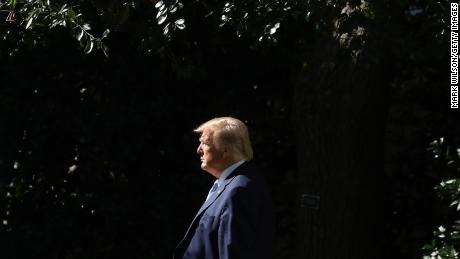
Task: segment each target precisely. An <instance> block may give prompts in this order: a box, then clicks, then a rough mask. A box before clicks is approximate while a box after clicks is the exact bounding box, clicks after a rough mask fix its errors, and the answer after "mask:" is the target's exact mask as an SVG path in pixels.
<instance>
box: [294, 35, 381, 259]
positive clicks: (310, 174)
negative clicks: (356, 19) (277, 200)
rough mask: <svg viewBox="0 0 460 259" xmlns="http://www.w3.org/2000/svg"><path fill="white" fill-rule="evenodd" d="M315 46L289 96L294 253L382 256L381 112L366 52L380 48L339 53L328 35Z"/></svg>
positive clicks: (377, 69) (325, 258) (329, 257)
mask: <svg viewBox="0 0 460 259" xmlns="http://www.w3.org/2000/svg"><path fill="white" fill-rule="evenodd" d="M375 43H376V44H380V43H378V42H375ZM368 45H369V44H368ZM315 50H316V51H314V52H313V53H316V54H315V55H314V56H312V57H311V58H312V59H311V62H310V64H309V69H308V70H305V71H304V72H301V75H300V76H299V79H298V82H297V85H296V89H295V98H294V113H295V116H294V122H295V125H296V127H297V137H298V145H299V146H298V161H299V162H298V166H299V179H298V180H299V189H298V191H299V199H300V202H299V203H300V204H299V206H298V213H297V222H298V223H297V224H298V228H297V230H298V236H297V258H308V259H348V258H349V259H374V258H380V257H381V256H382V253H381V252H382V251H381V242H380V241H381V239H382V238H384V234H383V232H382V231H381V229H382V225H383V222H382V220H381V216H382V213H381V211H382V209H383V208H382V206H383V203H382V201H383V199H382V197H383V190H382V187H383V186H382V185H383V182H382V180H381V178H382V177H383V173H384V171H383V170H384V168H383V133H384V121H385V111H386V103H385V99H386V98H385V95H384V94H385V91H384V89H385V87H384V86H385V83H384V81H383V80H382V75H383V73H382V70H381V69H382V64H381V63H379V61H378V60H377V59H375V57H373V56H372V55H369V54H375V53H377V52H376V51H375V50H372V47H366V48H365V49H364V50H363V52H362V53H361V55H359V56H360V58H358V59H357V60H353V58H344V56H346V55H344V54H347V53H348V52H347V51H345V52H344V50H343V48H341V44H340V43H339V40H338V39H336V38H334V37H332V36H331V37H330V38H324V39H323V40H320V41H319V42H318V44H317V46H316V49H315ZM364 51H365V52H367V53H364ZM369 57H372V59H371V58H369Z"/></svg>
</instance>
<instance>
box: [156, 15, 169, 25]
mask: <svg viewBox="0 0 460 259" xmlns="http://www.w3.org/2000/svg"><path fill="white" fill-rule="evenodd" d="M166 17H167V16H166V15H165V16H160V18H159V19H158V24H162V23H164V21H166Z"/></svg>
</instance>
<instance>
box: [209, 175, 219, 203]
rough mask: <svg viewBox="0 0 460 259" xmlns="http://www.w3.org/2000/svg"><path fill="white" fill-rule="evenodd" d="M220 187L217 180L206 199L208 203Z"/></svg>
mask: <svg viewBox="0 0 460 259" xmlns="http://www.w3.org/2000/svg"><path fill="white" fill-rule="evenodd" d="M218 187H219V185H218V184H217V180H216V181H215V182H214V185H213V186H212V188H211V190H209V193H208V197H206V201H208V199H209V197H211V196H212V195H213V194H214V193H215V192H216V191H217V188H218Z"/></svg>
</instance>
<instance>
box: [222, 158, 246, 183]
mask: <svg viewBox="0 0 460 259" xmlns="http://www.w3.org/2000/svg"><path fill="white" fill-rule="evenodd" d="M244 162H245V160H240V161H238V162H236V163H234V164H233V165H231V166H229V167H227V168H225V170H224V171H223V172H222V174H221V175H220V176H219V179H217V180H216V181H217V185H218V186H220V182H221V181H223V180H224V179H225V178H227V176H228V175H230V174H231V173H232V172H233V171H235V169H236V168H238V166H240V165H241V164H243V163H244Z"/></svg>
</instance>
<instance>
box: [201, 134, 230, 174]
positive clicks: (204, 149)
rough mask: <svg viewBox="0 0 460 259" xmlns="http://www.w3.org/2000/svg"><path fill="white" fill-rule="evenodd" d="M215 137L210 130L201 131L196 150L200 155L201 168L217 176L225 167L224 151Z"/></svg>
mask: <svg viewBox="0 0 460 259" xmlns="http://www.w3.org/2000/svg"><path fill="white" fill-rule="evenodd" d="M215 139H216V138H215V136H213V134H212V132H210V131H207V130H205V131H203V133H202V134H201V137H200V145H199V146H198V149H197V150H196V152H197V153H198V155H200V160H201V169H203V170H205V171H206V172H208V173H210V174H212V175H214V176H216V177H218V176H219V175H220V174H221V173H222V171H223V170H224V169H225V161H224V152H223V150H221V149H220V148H219V146H218V145H217V143H216V140H215Z"/></svg>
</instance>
